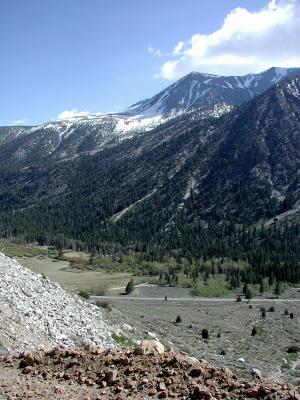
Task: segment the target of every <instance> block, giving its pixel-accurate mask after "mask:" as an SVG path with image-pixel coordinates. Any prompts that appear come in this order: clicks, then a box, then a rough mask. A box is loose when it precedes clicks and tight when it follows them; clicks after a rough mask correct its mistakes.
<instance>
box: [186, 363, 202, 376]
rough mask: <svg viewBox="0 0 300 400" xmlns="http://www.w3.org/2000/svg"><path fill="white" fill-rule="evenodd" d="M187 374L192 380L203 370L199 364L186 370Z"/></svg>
mask: <svg viewBox="0 0 300 400" xmlns="http://www.w3.org/2000/svg"><path fill="white" fill-rule="evenodd" d="M188 374H189V375H190V376H192V377H193V378H195V377H198V376H200V375H202V374H203V368H202V367H201V366H200V365H199V364H195V365H192V366H191V368H190V369H189V370H188Z"/></svg>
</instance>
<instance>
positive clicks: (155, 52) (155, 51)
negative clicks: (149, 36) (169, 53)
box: [148, 44, 163, 57]
mask: <svg viewBox="0 0 300 400" xmlns="http://www.w3.org/2000/svg"><path fill="white" fill-rule="evenodd" d="M148 53H149V54H151V55H152V56H155V57H162V56H163V54H162V52H161V51H160V50H159V49H155V48H154V47H152V46H151V45H150V44H149V46H148Z"/></svg>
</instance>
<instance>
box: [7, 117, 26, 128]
mask: <svg viewBox="0 0 300 400" xmlns="http://www.w3.org/2000/svg"><path fill="white" fill-rule="evenodd" d="M27 122H29V119H28V118H22V119H17V120H16V121H13V122H12V123H11V124H10V125H12V126H18V125H24V124H26V123H27Z"/></svg>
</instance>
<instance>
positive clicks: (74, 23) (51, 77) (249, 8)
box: [0, 0, 300, 125]
mask: <svg viewBox="0 0 300 400" xmlns="http://www.w3.org/2000/svg"><path fill="white" fill-rule="evenodd" d="M0 16H1V24H0V90H1V96H0V125H35V124H39V123H44V122H47V121H50V120H57V119H62V118H67V117H70V116H73V115H85V114H89V113H106V112H117V111H120V110H122V109H124V108H126V107H128V106H130V105H131V104H133V103H135V102H137V101H139V100H142V99H144V98H148V97H151V96H153V95H154V94H156V93H157V92H159V91H160V90H162V89H164V88H165V87H166V86H168V85H169V84H171V83H172V82H174V81H175V80H177V79H179V78H180V77H182V76H183V75H185V74H187V73H189V72H191V71H199V72H207V73H214V74H219V75H243V74H246V73H250V72H255V73H257V72H260V71H262V70H265V69H267V68H269V67H271V66H283V67H300V41H299V37H300V0H230V1H224V0H209V1H206V0H185V1H182V0H151V1H146V0H144V1H143V0H26V1H25V0H9V1H1V3H0Z"/></svg>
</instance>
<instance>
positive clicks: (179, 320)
mask: <svg viewBox="0 0 300 400" xmlns="http://www.w3.org/2000/svg"><path fill="white" fill-rule="evenodd" d="M181 321H182V320H181V317H180V315H178V316H177V318H176V324H180V322H181Z"/></svg>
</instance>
